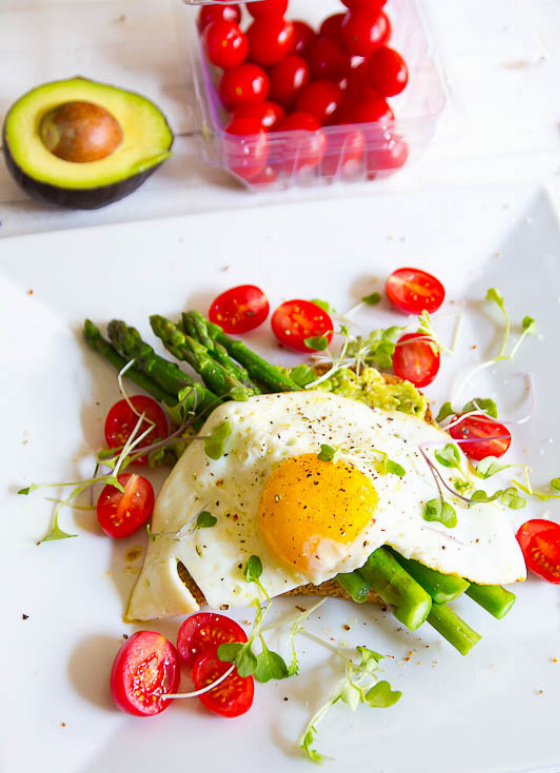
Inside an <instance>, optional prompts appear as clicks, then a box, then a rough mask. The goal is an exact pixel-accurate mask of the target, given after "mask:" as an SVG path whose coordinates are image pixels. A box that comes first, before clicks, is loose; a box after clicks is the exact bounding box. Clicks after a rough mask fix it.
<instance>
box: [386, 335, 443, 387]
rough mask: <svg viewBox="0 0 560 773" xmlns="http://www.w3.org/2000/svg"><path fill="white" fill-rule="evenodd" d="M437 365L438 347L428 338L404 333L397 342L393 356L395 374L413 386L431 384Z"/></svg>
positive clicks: (438, 361)
mask: <svg viewBox="0 0 560 773" xmlns="http://www.w3.org/2000/svg"><path fill="white" fill-rule="evenodd" d="M439 363H440V352H439V347H438V345H437V344H436V342H435V341H434V340H433V339H431V338H429V336H425V335H422V334H420V333H405V335H403V336H401V337H400V338H399V340H398V341H397V345H396V347H395V353H394V354H393V368H394V370H395V374H396V375H397V376H399V378H404V379H405V380H406V381H410V382H411V384H414V386H416V387H425V386H428V384H431V383H432V381H433V380H434V379H435V377H436V376H437V374H438V371H439Z"/></svg>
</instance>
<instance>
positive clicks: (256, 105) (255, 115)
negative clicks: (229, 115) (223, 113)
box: [234, 100, 286, 131]
mask: <svg viewBox="0 0 560 773" xmlns="http://www.w3.org/2000/svg"><path fill="white" fill-rule="evenodd" d="M285 115H286V114H285V112H284V108H282V107H281V106H280V105H277V104H276V102H270V101H267V100H265V101H264V102H250V103H248V104H246V105H240V106H239V107H237V108H236V109H235V113H234V118H235V119H241V118H249V119H250V120H257V121H260V124H261V126H262V128H263V129H266V130H267V131H274V129H275V128H276V126H277V125H278V124H279V123H280V121H282V120H283V118H284V116H285Z"/></svg>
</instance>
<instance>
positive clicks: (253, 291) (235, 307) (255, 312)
mask: <svg viewBox="0 0 560 773" xmlns="http://www.w3.org/2000/svg"><path fill="white" fill-rule="evenodd" d="M269 310H270V306H269V304H268V300H267V297H266V295H265V294H264V293H263V291H262V290H260V289H259V288H258V287H255V285H239V287H232V288H231V289H230V290H226V291H225V292H224V293H222V294H221V295H218V297H217V298H216V299H215V300H214V301H213V302H212V305H211V306H210V308H209V310H208V317H209V319H210V321H211V322H214V323H215V324H217V325H220V327H222V328H223V330H224V332H226V333H236V334H239V333H248V332H249V330H254V329H255V328H256V327H258V326H259V325H262V323H263V322H264V321H265V319H266V318H267V317H268V312H269Z"/></svg>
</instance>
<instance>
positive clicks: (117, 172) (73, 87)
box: [4, 78, 173, 190]
mask: <svg viewBox="0 0 560 773" xmlns="http://www.w3.org/2000/svg"><path fill="white" fill-rule="evenodd" d="M70 101H88V102H93V103H95V104H98V105H100V106H102V107H104V108H105V109H106V110H107V111H108V112H109V113H111V114H112V115H113V116H114V118H115V119H116V120H117V122H118V123H119V125H120V127H121V130H122V132H123V141H122V143H121V145H120V146H119V147H118V148H117V149H116V150H115V151H114V152H113V153H111V154H110V155H109V156H107V157H106V158H103V159H100V160H99V161H92V162H89V163H81V164H78V163H72V162H70V161H64V160H63V159H60V158H57V157H56V156H55V155H53V154H52V153H51V152H50V151H49V150H47V148H46V147H45V145H44V144H43V142H42V141H41V138H40V136H39V126H40V123H41V120H42V118H43V116H44V115H45V114H46V113H48V112H49V111H51V110H52V109H53V108H55V107H57V106H58V105H60V104H61V103H64V102H70ZM172 144H173V134H172V132H171V130H170V128H169V126H168V124H167V122H166V120H165V116H164V115H163V113H161V111H160V110H159V109H158V108H157V107H156V106H155V105H154V104H153V103H152V102H150V100H148V99H146V98H145V97H142V96H140V95H139V94H135V93H133V92H131V91H125V90H123V89H119V88H116V87H114V86H109V85H106V84H102V83H97V82H95V81H90V80H86V79H84V78H72V79H70V80H65V81H56V82H53V83H47V84H44V85H42V86H39V87H37V88H35V89H33V90H32V91H29V92H28V93H27V94H25V95H24V96H23V97H21V98H20V99H19V100H18V101H17V102H16V103H15V104H14V105H13V106H12V107H11V109H10V111H9V112H8V115H7V116H6V120H5V123H4V145H5V148H6V149H7V150H8V152H9V155H10V157H11V163H12V164H13V166H15V167H16V168H17V170H19V172H20V176H22V177H27V178H31V179H32V180H35V181H37V182H38V183H44V184H47V185H49V186H54V187H56V188H63V189H66V190H89V189H97V188H103V187H104V186H112V185H114V184H117V183H120V182H122V181H125V180H128V179H129V178H132V177H135V176H136V175H143V174H144V173H146V172H148V171H149V170H151V169H153V168H155V167H156V166H158V165H159V164H161V163H162V162H163V161H164V160H165V159H166V158H168V157H169V156H170V155H171V153H170V152H169V151H170V148H171V145H172ZM134 187H136V186H134Z"/></svg>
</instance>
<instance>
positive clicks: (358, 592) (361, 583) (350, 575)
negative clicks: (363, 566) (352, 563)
mask: <svg viewBox="0 0 560 773" xmlns="http://www.w3.org/2000/svg"><path fill="white" fill-rule="evenodd" d="M336 579H337V582H338V584H339V585H340V586H341V587H342V588H344V590H345V591H346V592H347V593H349V594H350V596H352V601H355V602H357V603H358V604H363V603H364V602H366V601H367V600H368V596H369V594H370V591H371V587H370V585H369V583H368V582H367V581H366V580H365V579H364V578H363V577H362V576H361V574H358V572H346V573H341V574H337V575H336Z"/></svg>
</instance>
